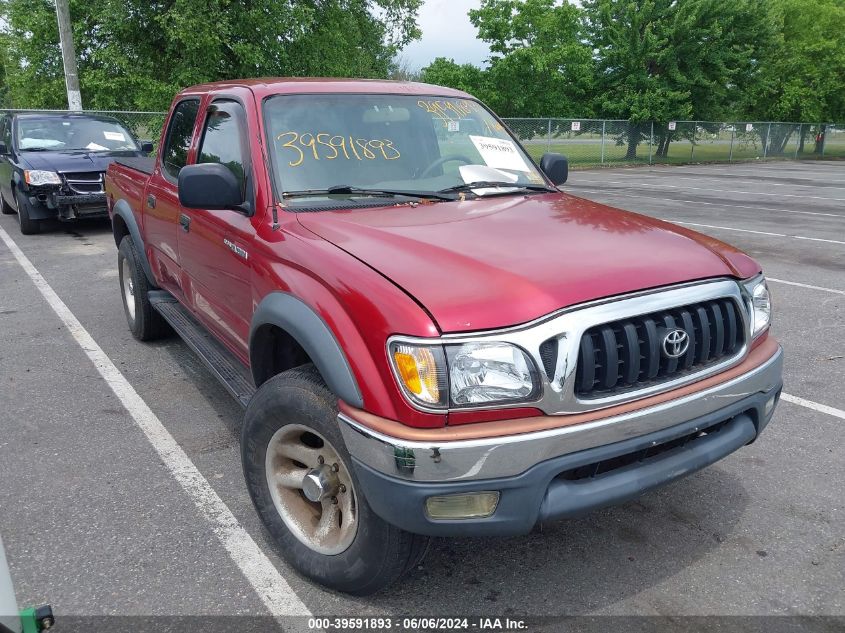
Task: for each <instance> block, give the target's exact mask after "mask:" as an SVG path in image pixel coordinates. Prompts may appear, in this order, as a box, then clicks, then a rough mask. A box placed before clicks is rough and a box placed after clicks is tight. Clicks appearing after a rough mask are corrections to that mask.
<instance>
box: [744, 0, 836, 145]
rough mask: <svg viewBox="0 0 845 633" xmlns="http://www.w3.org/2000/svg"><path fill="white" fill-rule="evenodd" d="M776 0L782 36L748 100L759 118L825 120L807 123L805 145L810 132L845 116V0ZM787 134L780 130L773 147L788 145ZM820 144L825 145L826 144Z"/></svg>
mask: <svg viewBox="0 0 845 633" xmlns="http://www.w3.org/2000/svg"><path fill="white" fill-rule="evenodd" d="M772 5H773V6H772V9H773V15H774V19H775V21H776V25H777V37H776V38H775V39H774V41H773V42H772V44H771V46H770V48H769V50H768V51H767V55H766V56H765V58H764V59H763V63H762V64H761V71H760V76H759V80H758V81H757V82H756V83H755V84H754V86H753V88H752V90H750V91H749V92H748V95H747V97H748V98H747V100H746V103H745V106H746V109H747V111H748V113H749V115H750V116H751V117H753V118H757V119H759V120H768V121H798V122H803V121H807V122H817V123H819V124H821V125H820V126H817V127H816V126H814V127H810V126H803V127H802V129H801V133H800V138H799V151H803V145H804V140H805V138H804V137H805V135H806V134H808V133H813V132H815V133H816V134H818V133H822V134H823V133H824V132H825V128H826V126H825V125H824V124H825V123H826V122H831V121H842V120H845V2H843V0H774V2H773V3H772ZM778 131H780V129H778ZM787 140H788V134H784V133H781V134H775V135H774V137H773V138H771V139H769V143H770V148H771V151H772V152H773V153H779V152H781V151H783V147H784V145H785V144H786V141H787ZM815 149H816V151H820V150H821V147H820V144H818V143H817V146H816V148H815Z"/></svg>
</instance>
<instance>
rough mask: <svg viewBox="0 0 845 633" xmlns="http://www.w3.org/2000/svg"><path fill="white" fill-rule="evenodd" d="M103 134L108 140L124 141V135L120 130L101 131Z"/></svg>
mask: <svg viewBox="0 0 845 633" xmlns="http://www.w3.org/2000/svg"><path fill="white" fill-rule="evenodd" d="M103 136H105V137H106V138H107V139H108V140H110V141H125V140H126V137H125V136H123V134H122V133H121V132H105V131H104V132H103Z"/></svg>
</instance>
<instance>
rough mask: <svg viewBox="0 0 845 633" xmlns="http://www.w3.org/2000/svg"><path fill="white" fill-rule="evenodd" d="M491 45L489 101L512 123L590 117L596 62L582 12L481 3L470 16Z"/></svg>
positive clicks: (544, 1)
mask: <svg viewBox="0 0 845 633" xmlns="http://www.w3.org/2000/svg"><path fill="white" fill-rule="evenodd" d="M469 18H470V21H471V22H472V23H473V25H475V26H476V28H478V36H479V38H480V39H482V40H484V41H485V42H488V43H489V44H490V50H491V52H492V56H491V58H490V67H489V68H488V69H487V71H486V74H487V81H486V82H485V83H486V85H487V86H488V100H489V102H490V105H491V106H493V108H494V109H496V110H497V111H498V112H499V113H501V114H503V115H505V116H514V117H548V116H582V117H583V116H589V114H590V99H589V96H590V92H591V88H592V82H593V61H592V55H591V51H590V47H589V45H588V44H586V43H585V42H584V38H583V32H582V29H581V10H580V9H579V8H578V7H577V6H575V5H572V4H569V3H567V2H564V3H562V4H558V3H556V2H555V0H482V2H481V6H480V8H478V9H473V10H471V11H470V12H469Z"/></svg>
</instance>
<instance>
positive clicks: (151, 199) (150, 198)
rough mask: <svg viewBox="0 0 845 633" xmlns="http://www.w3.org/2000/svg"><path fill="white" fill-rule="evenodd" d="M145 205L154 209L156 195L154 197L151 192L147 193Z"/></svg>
mask: <svg viewBox="0 0 845 633" xmlns="http://www.w3.org/2000/svg"><path fill="white" fill-rule="evenodd" d="M147 206H148V207H149V208H150V209H155V208H156V197H155V196H154V195H153V194H151V193H148V194H147Z"/></svg>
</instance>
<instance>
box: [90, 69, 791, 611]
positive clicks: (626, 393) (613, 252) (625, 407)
mask: <svg viewBox="0 0 845 633" xmlns="http://www.w3.org/2000/svg"><path fill="white" fill-rule="evenodd" d="M567 172H568V167H567V162H566V159H565V158H564V157H562V156H560V155H557V154H546V155H544V156H543V157H542V160H541V161H540V162H539V165H538V164H536V163H535V162H534V160H532V158H531V156H530V155H529V154H528V153H527V152H526V151H525V149H524V148H523V147H522V146H521V145H520V143H519V141H517V140H516V139H515V138H514V137H513V135H512V134H511V133H510V132H509V131H508V129H507V127H506V126H505V125H504V124H503V123H502V121H501V120H500V119H499V118H497V117H496V116H495V115H494V114H493V113H492V112H490V111H489V110H488V109H487V108H486V107H485V106H484V105H483V104H481V103H479V102H478V101H477V100H476V99H474V98H473V97H471V96H470V95H468V94H465V93H463V92H459V91H456V90H451V89H447V88H441V87H437V86H430V85H424V84H415V83H396V82H387V81H363V80H323V79H278V80H248V81H232V82H226V83H215V84H207V85H202V86H196V87H193V88H189V89H187V90H184V91H183V92H181V93H180V94H179V95H177V96H176V98H175V100H174V102H173V105H172V107H171V110H170V115H169V117H168V120H167V122H166V125H165V126H164V130H163V133H162V137H161V142H160V145H159V151H158V155H157V157H155V158H150V159H143V158H139V159H119V160H117V161H116V162H115V163H114V164H112V166H111V167H109V170H108V173H107V175H106V186H105V188H106V193H107V197H108V206H109V210H110V215H111V218H112V226H113V229H114V239H115V243H116V244H117V246H118V249H119V251H118V253H119V254H118V267H119V273H120V275H119V278H120V288H121V293H122V296H123V302H124V308H125V312H126V317H127V319H128V321H129V327H130V329H131V330H132V333H133V334H134V335H135V337H136V338H138V339H140V340H150V339H153V338H156V337H159V336H161V335H164V334H165V333H167V332H168V331H170V330H171V329H172V330H175V331H176V332H177V333H178V334H179V335H180V336H181V337H182V338H183V339H184V340H185V342H186V343H187V344H188V345H189V346H190V347H191V348H192V349H193V350H194V351H196V352H197V353H198V354H199V356H200V357H201V358H202V359H203V360H204V361H205V362H206V364H207V365H208V366H209V368H210V369H211V371H212V372H213V373H214V374H215V375H216V376H217V377H218V378H219V379H220V380H221V382H222V384H223V385H224V386H225V387H226V388H227V389H228V390H229V391H230V392H231V394H232V395H233V396H234V397H235V398H236V399H237V400H238V401H239V402H240V403H241V404H242V405H243V406H244V407H245V409H246V414H245V419H244V424H243V433H242V457H243V469H244V474H245V478H246V483H247V487H248V489H249V493H250V495H251V497H252V500H253V502H254V504H255V507H256V509H257V511H258V513H259V514H260V515H261V518H262V520H263V522H264V524H265V525H266V527H267V529H268V530H269V532H270V534H271V535H272V537H273V539H274V540H275V541H276V542H277V543H278V545H279V548H280V551H281V553H282V554H283V555H284V556H285V558H286V559H287V560H288V561H290V563H291V564H292V565H293V566H294V567H295V568H296V569H298V570H299V571H301V572H302V573H303V574H305V575H307V576H309V577H311V578H313V579H315V580H317V581H318V582H320V583H323V584H325V585H327V586H329V587H332V588H335V589H339V590H341V591H345V592H350V593H354V594H359V595H364V594H368V593H372V592H374V591H377V590H378V589H380V588H382V587H384V586H385V585H387V584H388V583H390V582H392V581H393V580H395V579H397V578H398V577H399V576H400V575H401V574H402V573H403V572H405V571H406V570H408V569H410V568H411V567H413V566H414V565H415V564H417V563H418V562H419V560H420V559H421V558H422V556H423V555H424V553H425V550H426V545H427V542H428V537H429V536H436V535H440V536H466V535H512V534H524V533H527V532H529V531H530V530H531V529H532V528H533V527H534V526H535V525H537V524H538V523H542V522H548V521H551V520H555V519H561V518H565V517H572V516H575V515H578V514H581V513H584V512H587V511H590V510H592V509H594V508H598V507H601V506H605V505H608V504H613V503H619V502H623V501H626V500H629V499H632V498H634V497H636V496H637V495H639V494H641V493H643V492H644V491H646V490H649V489H651V488H654V487H656V486H659V485H662V484H665V483H667V482H670V481H672V480H675V479H677V478H679V477H681V476H683V475H687V474H689V473H691V472H694V471H696V470H698V469H700V468H703V467H705V466H707V465H709V464H712V463H713V462H715V461H717V460H719V459H721V458H723V457H725V456H726V455H728V454H730V453H731V452H733V451H735V450H737V449H738V448H740V447H742V446H744V445H745V444H748V443H750V442H753V441H754V440H755V439H756V437H757V436H758V435H759V434H760V432H761V431H762V430H763V428H764V427H765V426H766V424H767V423H768V422H769V420H770V419H771V417H772V413H773V411H774V408H775V405H776V404H777V401H778V397H779V394H780V390H781V385H782V380H781V370H782V351H781V348H780V346H779V345H778V343H777V342H776V341H775V340H774V338H773V337H772V336H771V335H770V334H769V324H770V319H771V304H770V299H769V292H768V290H767V287H766V282H765V279H764V277H763V275H762V274H761V271H760V266H759V265H758V264H757V263H755V262H754V261H753V260H752V259H751V258H750V257H748V256H746V255H744V254H743V253H741V252H740V251H738V250H736V249H735V248H732V247H730V246H728V245H726V244H724V243H722V242H719V241H716V240H714V239H712V238H709V237H706V236H704V235H700V234H698V233H695V232H693V231H689V230H687V229H684V228H681V227H679V226H676V225H673V224H669V223H666V222H661V221H658V220H655V219H651V218H648V217H643V216H641V215H637V214H634V213H628V212H625V211H620V210H618V209H612V208H609V207H606V206H603V205H600V204H596V203H593V202H590V201H588V200H584V199H581V198H578V197H575V196H572V195H570V194H567V193H563V192H561V191H560V190H559V189H558V187H559V186H560V185H562V184H563V183H564V182H565V181H566V178H567ZM714 494H718V492H717V491H714Z"/></svg>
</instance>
